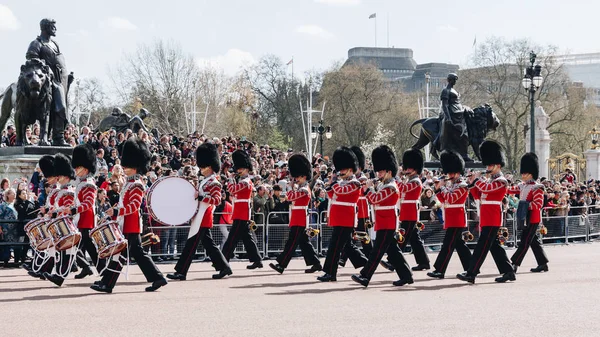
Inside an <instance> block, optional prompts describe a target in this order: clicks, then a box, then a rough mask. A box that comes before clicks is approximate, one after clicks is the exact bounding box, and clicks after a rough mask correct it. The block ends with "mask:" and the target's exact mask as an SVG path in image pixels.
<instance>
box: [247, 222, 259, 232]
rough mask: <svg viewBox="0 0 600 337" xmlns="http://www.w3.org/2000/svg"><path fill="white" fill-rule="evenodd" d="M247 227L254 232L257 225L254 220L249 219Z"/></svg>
mask: <svg viewBox="0 0 600 337" xmlns="http://www.w3.org/2000/svg"><path fill="white" fill-rule="evenodd" d="M248 229H249V230H251V231H253V232H256V230H257V229H258V226H257V225H256V222H254V220H250V223H249V224H248Z"/></svg>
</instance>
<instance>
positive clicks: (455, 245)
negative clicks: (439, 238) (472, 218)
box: [433, 227, 471, 274]
mask: <svg viewBox="0 0 600 337" xmlns="http://www.w3.org/2000/svg"><path fill="white" fill-rule="evenodd" d="M465 230H466V228H463V227H460V228H456V227H449V228H448V229H446V235H444V241H443V243H442V248H441V249H440V253H439V254H438V256H437V258H436V259H435V263H434V264H433V268H434V269H435V270H436V271H439V272H440V273H442V274H445V273H446V269H447V268H448V264H449V263H450V259H451V258H452V253H453V252H454V250H455V249H456V252H457V253H458V257H459V258H460V263H461V264H462V266H463V270H467V269H469V262H470V260H471V251H470V250H469V247H467V244H466V242H465V241H464V240H463V238H462V232H464V231H465Z"/></svg>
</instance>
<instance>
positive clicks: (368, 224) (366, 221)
mask: <svg viewBox="0 0 600 337" xmlns="http://www.w3.org/2000/svg"><path fill="white" fill-rule="evenodd" d="M365 228H366V229H371V228H373V222H371V219H366V220H365Z"/></svg>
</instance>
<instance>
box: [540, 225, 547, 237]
mask: <svg viewBox="0 0 600 337" xmlns="http://www.w3.org/2000/svg"><path fill="white" fill-rule="evenodd" d="M540 234H541V235H542V236H543V235H548V228H546V226H544V225H542V227H540Z"/></svg>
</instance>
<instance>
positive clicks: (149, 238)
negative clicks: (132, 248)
mask: <svg viewBox="0 0 600 337" xmlns="http://www.w3.org/2000/svg"><path fill="white" fill-rule="evenodd" d="M159 242H160V237H159V236H158V235H156V234H154V233H148V234H145V235H144V236H142V247H146V246H150V245H155V244H157V243H159Z"/></svg>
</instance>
